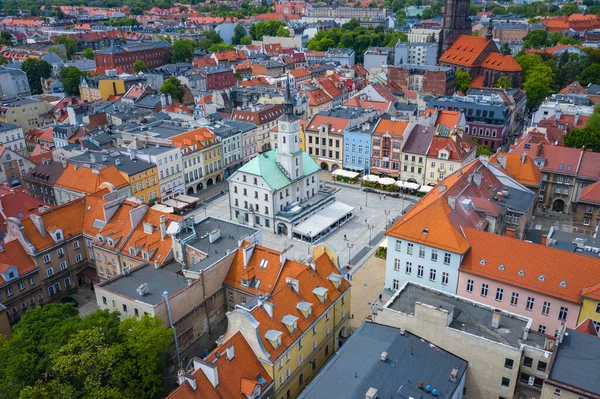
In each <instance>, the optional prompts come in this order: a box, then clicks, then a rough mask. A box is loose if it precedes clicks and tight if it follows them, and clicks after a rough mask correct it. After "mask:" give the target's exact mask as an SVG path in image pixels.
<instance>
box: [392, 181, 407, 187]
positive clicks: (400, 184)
mask: <svg viewBox="0 0 600 399" xmlns="http://www.w3.org/2000/svg"><path fill="white" fill-rule="evenodd" d="M394 184H395V185H396V186H398V187H400V188H403V187H404V184H405V182H403V181H402V180H398V181H396V183H394Z"/></svg>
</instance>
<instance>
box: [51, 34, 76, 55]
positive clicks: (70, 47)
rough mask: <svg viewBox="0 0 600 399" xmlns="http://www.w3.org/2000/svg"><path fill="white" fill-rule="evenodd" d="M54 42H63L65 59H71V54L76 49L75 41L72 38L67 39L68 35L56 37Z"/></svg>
mask: <svg viewBox="0 0 600 399" xmlns="http://www.w3.org/2000/svg"><path fill="white" fill-rule="evenodd" d="M55 43H56V44H63V45H64V46H65V52H66V54H67V59H69V60H70V59H71V58H72V57H73V54H75V52H76V51H77V42H76V41H75V40H73V39H69V38H68V37H57V38H56V40H55Z"/></svg>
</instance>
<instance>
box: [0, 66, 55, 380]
mask: <svg viewBox="0 0 600 399" xmlns="http://www.w3.org/2000/svg"><path fill="white" fill-rule="evenodd" d="M21 70H22V71H23V72H25V73H26V74H27V80H28V81H29V87H30V88H31V93H33V94H41V93H42V78H43V79H48V78H49V77H50V76H52V66H51V65H50V64H48V63H47V62H46V61H44V60H37V59H34V58H28V59H27V60H25V62H23V66H22V67H21ZM0 392H1V390H0Z"/></svg>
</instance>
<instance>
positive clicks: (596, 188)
mask: <svg viewBox="0 0 600 399" xmlns="http://www.w3.org/2000/svg"><path fill="white" fill-rule="evenodd" d="M579 201H581V202H586V203H590V204H599V205H600V181H597V182H595V183H593V184H590V185H589V186H586V187H584V188H583V189H582V190H581V194H580V195H579Z"/></svg>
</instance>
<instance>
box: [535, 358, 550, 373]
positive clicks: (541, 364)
mask: <svg viewBox="0 0 600 399" xmlns="http://www.w3.org/2000/svg"><path fill="white" fill-rule="evenodd" d="M547 367H548V363H546V362H542V361H541V360H540V361H538V365H537V370H538V371H541V372H542V373H543V372H545V371H546V368H547Z"/></svg>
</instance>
